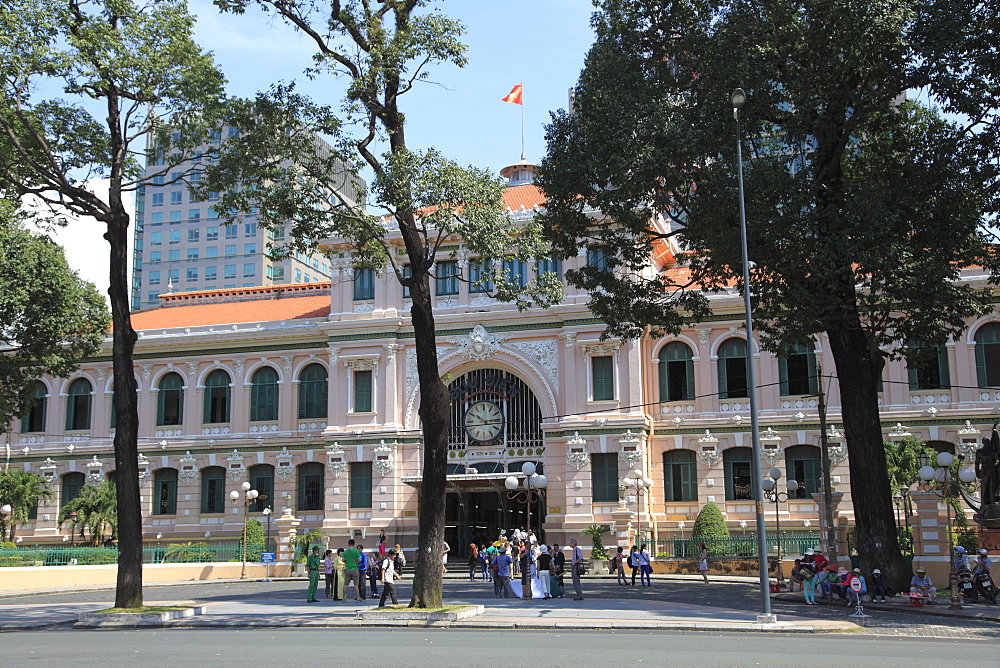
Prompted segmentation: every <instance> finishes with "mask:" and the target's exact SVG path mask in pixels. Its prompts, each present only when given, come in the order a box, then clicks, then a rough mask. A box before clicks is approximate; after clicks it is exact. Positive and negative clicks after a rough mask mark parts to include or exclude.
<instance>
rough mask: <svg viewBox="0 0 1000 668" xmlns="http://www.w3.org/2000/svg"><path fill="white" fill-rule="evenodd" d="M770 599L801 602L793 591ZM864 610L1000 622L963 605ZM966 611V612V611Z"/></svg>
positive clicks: (886, 606) (997, 610)
mask: <svg viewBox="0 0 1000 668" xmlns="http://www.w3.org/2000/svg"><path fill="white" fill-rule="evenodd" d="M771 600H772V601H783V602H785V603H802V602H803V600H802V598H800V597H799V596H795V594H793V593H789V592H785V593H782V594H777V595H773V596H771ZM817 602H818V603H819V604H820V605H823V606H826V607H843V608H844V609H845V610H846V609H848V608H849V606H846V605H845V606H841V605H839V604H830V603H826V602H825V601H823V602H819V601H817ZM864 606H865V610H876V611H878V612H900V613H903V614H907V615H916V616H927V617H947V618H948V619H968V620H973V621H977V622H993V623H994V624H1000V617H997V616H993V617H986V616H981V615H979V614H978V612H977V611H975V609H973V608H969V607H965V606H963V608H962V610H950V609H948V607H947V606H945V605H942V606H940V607H937V606H936V605H934V606H922V607H919V608H917V607H913V606H909V605H906V606H904V605H893V604H885V603H865V604H864ZM994 610H995V614H997V615H1000V606H998V607H996V608H994V609H993V610H991V612H992V611H994ZM966 611H968V612H966Z"/></svg>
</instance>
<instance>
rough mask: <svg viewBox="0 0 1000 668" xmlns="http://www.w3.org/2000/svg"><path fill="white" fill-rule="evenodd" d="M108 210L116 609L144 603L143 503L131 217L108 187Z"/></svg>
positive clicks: (119, 194)
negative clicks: (130, 262)
mask: <svg viewBox="0 0 1000 668" xmlns="http://www.w3.org/2000/svg"><path fill="white" fill-rule="evenodd" d="M110 200H111V201H110V205H111V210H112V212H113V213H112V215H111V216H110V217H109V220H108V231H107V233H106V234H105V238H106V239H107V240H108V243H109V244H110V245H111V276H110V279H111V283H110V287H109V288H108V294H109V295H110V297H111V317H112V322H113V324H114V333H113V338H112V359H113V361H114V379H115V391H114V395H113V397H112V401H113V402H114V407H115V476H116V483H117V484H116V485H115V491H116V496H117V500H118V583H117V588H116V590H115V607H116V608H138V607H140V606H141V605H142V508H141V504H140V502H139V461H138V457H139V446H138V436H139V412H138V407H137V405H136V403H137V402H136V382H135V372H134V371H133V368H132V367H133V351H134V349H135V341H136V335H135V331H134V330H133V329H132V320H131V318H130V315H129V284H130V283H129V279H128V229H129V217H128V214H127V213H125V209H124V207H123V206H122V202H121V193H120V192H118V191H116V189H115V188H112V190H111V195H110Z"/></svg>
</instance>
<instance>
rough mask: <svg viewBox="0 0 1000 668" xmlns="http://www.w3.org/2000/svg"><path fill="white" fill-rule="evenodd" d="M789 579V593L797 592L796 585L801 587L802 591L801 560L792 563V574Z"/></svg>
mask: <svg viewBox="0 0 1000 668" xmlns="http://www.w3.org/2000/svg"><path fill="white" fill-rule="evenodd" d="M789 579H790V580H791V585H790V588H789V590H788V591H795V585H799V589H800V590H801V589H802V588H803V587H802V560H801V559H796V560H795V561H794V562H792V572H791V574H790V575H789Z"/></svg>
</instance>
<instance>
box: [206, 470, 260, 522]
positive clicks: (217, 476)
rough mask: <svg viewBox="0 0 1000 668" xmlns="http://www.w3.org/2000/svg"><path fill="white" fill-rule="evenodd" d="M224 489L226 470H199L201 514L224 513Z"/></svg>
mask: <svg viewBox="0 0 1000 668" xmlns="http://www.w3.org/2000/svg"><path fill="white" fill-rule="evenodd" d="M251 484H252V483H251ZM225 488H226V470H225V469H224V468H222V467H221V466H209V467H207V468H204V469H202V470H201V512H202V513H203V514H212V513H224V512H226V506H225Z"/></svg>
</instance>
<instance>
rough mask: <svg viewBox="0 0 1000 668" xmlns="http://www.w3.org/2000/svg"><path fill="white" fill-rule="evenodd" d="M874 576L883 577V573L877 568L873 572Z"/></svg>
mask: <svg viewBox="0 0 1000 668" xmlns="http://www.w3.org/2000/svg"><path fill="white" fill-rule="evenodd" d="M872 575H882V571H880V570H879V569H877V568H876V569H875V570H873V571H872Z"/></svg>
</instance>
